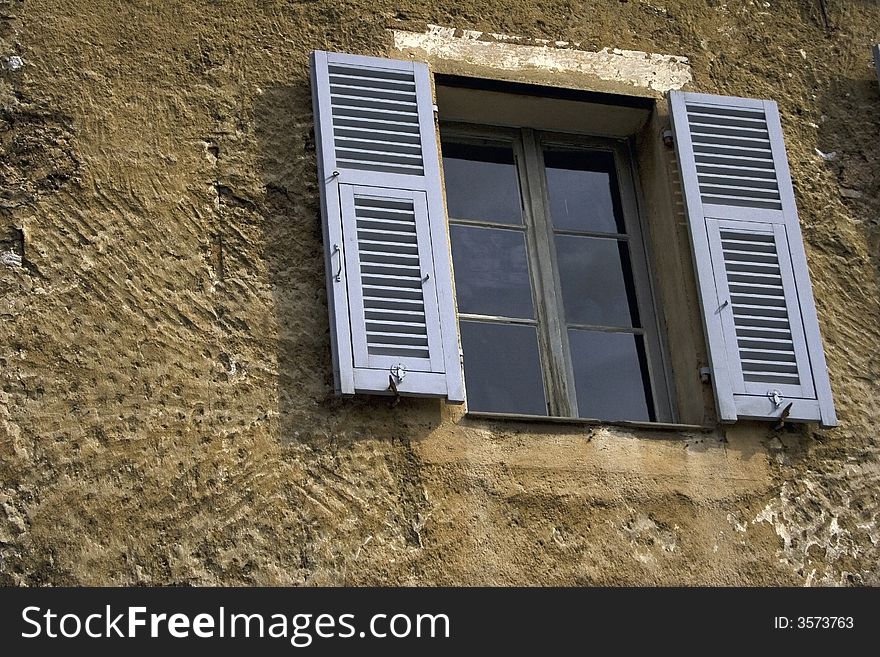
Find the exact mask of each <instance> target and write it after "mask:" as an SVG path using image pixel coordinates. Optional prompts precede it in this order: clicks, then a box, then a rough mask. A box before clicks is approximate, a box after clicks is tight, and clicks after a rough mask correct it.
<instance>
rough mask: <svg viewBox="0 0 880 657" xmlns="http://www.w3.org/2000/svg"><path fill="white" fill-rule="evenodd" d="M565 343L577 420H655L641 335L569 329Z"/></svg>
mask: <svg viewBox="0 0 880 657" xmlns="http://www.w3.org/2000/svg"><path fill="white" fill-rule="evenodd" d="M568 340H569V344H570V346H571V362H572V367H573V369H574V380H575V390H576V392H577V403H578V415H579V416H580V417H583V418H596V419H599V420H633V421H640V420H641V421H653V420H654V409H653V404H652V402H651V392H650V387H649V378H648V365H647V359H646V358H645V346H644V341H643V339H642V336H640V335H632V334H631V333H603V332H601V331H580V330H574V329H570V330H569V331H568Z"/></svg>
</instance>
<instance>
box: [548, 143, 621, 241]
mask: <svg viewBox="0 0 880 657" xmlns="http://www.w3.org/2000/svg"><path fill="white" fill-rule="evenodd" d="M544 164H545V166H546V171H547V192H548V195H549V197H550V216H551V217H552V220H553V227H554V228H557V229H560V230H583V231H593V232H602V233H625V232H626V229H625V228H624V224H623V215H622V212H621V211H620V200H619V198H618V195H617V180H616V176H615V173H614V156H613V155H612V154H611V153H602V152H596V151H545V152H544Z"/></svg>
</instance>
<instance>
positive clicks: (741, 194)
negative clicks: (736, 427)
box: [670, 92, 837, 426]
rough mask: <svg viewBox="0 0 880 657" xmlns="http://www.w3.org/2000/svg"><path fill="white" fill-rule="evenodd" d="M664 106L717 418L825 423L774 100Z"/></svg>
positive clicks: (823, 386)
mask: <svg viewBox="0 0 880 657" xmlns="http://www.w3.org/2000/svg"><path fill="white" fill-rule="evenodd" d="M670 110H671V116H672V121H673V128H674V131H675V141H676V146H677V151H678V161H679V167H680V171H681V178H682V184H683V186H684V195H685V207H686V210H687V214H688V224H689V227H690V234H691V241H692V244H693V248H694V263H695V267H696V271H697V282H698V285H699V291H700V304H701V307H702V311H703V323H704V327H705V329H706V337H707V343H708V347H709V358H710V363H711V365H712V383H713V386H714V388H715V397H716V400H717V402H718V412H719V417H720V419H721V420H722V421H727V422H731V421H736V420H737V419H742V418H748V419H767V420H770V419H778V418H779V416H780V414H781V412H782V409H783V408H786V407H787V408H788V409H789V415H788V417H787V419H788V420H790V421H819V422H821V423H822V424H823V425H824V426H834V425H836V423H837V418H836V416H835V413H834V405H833V401H832V399H831V389H830V385H829V382H828V376H827V372H826V369H825V357H824V353H823V352H822V343H821V338H820V336H819V328H818V321H817V318H816V311H815V306H814V304H813V299H812V290H811V286H810V280H809V273H808V271H807V266H806V255H805V253H804V249H803V243H802V239H801V235H800V226H799V223H798V218H797V210H796V208H795V205H794V192H793V188H792V185H791V177H790V174H789V171H788V164H787V159H786V156H785V146H784V143H783V140H782V131H781V126H780V123H779V115H778V112H777V109H776V105H775V103H773V102H772V101H762V100H751V99H744V98H728V97H724V96H708V95H703V94H692V93H683V92H672V93H671V94H670Z"/></svg>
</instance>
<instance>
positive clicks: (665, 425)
mask: <svg viewBox="0 0 880 657" xmlns="http://www.w3.org/2000/svg"><path fill="white" fill-rule="evenodd" d="M464 419H465V420H492V421H503V422H531V423H534V424H569V425H577V426H611V427H624V428H629V429H652V430H654V431H702V432H709V431H714V430H715V427H707V426H703V425H701V424H679V423H675V422H632V421H628V420H613V421H612V420H592V419H585V418H574V417H554V416H549V415H523V414H518V413H487V412H479V411H477V412H467V413H465V415H464Z"/></svg>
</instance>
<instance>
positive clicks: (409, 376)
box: [312, 51, 464, 402]
mask: <svg viewBox="0 0 880 657" xmlns="http://www.w3.org/2000/svg"><path fill="white" fill-rule="evenodd" d="M312 95H313V100H314V111H315V136H316V143H317V150H318V182H319V187H320V192H321V211H322V215H323V227H324V245H325V259H326V266H327V296H328V302H329V306H330V322H331V331H330V333H331V342H332V351H333V369H334V378H335V382H336V389H337V392H339V393H342V394H353V393H378V394H385V393H388V394H390V393H391V392H392V387H391V385H390V384H391V382H392V381H393V383H394V386H395V387H396V389H397V391H398V392H399V393H400V394H401V395H417V396H432V397H434V396H436V397H446V398H447V399H448V400H449V401H454V402H461V401H463V400H464V383H463V378H462V373H461V360H460V356H459V347H458V336H457V330H456V322H455V308H454V300H453V294H452V273H451V267H450V258H449V241H448V240H449V238H448V232H447V228H446V219H445V212H444V209H443V197H442V189H441V186H440V184H441V183H440V163H439V159H438V150H437V137H436V128H435V123H434V111H433V101H432V95H431V81H430V76H429V72H428V68H427V66H426V65H424V64H420V63H414V62H407V61H397V60H391V59H379V58H373V57H361V56H356V55H348V54H342V53H328V52H320V51H318V52H315V53H313V55H312Z"/></svg>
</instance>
